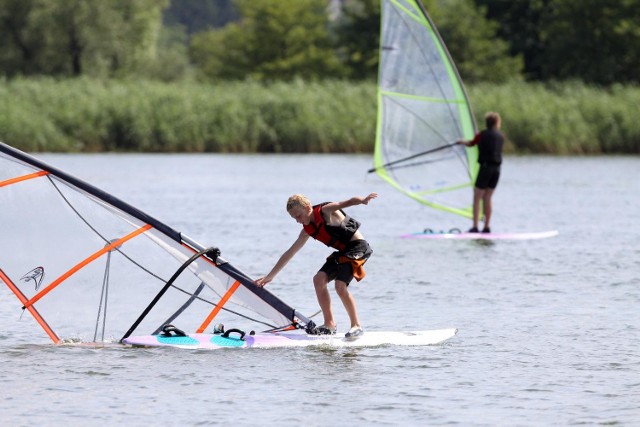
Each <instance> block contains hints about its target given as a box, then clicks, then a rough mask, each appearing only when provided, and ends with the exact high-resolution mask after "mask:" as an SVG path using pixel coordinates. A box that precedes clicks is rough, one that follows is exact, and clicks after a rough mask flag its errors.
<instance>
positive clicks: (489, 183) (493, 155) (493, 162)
mask: <svg viewBox="0 0 640 427" xmlns="http://www.w3.org/2000/svg"><path fill="white" fill-rule="evenodd" d="M484 120H485V124H486V127H487V128H486V129H485V130H483V131H481V132H479V133H478V134H477V135H476V136H475V137H474V138H473V139H472V140H471V141H464V140H460V141H458V144H463V145H466V146H467V147H473V146H474V145H478V163H480V171H479V172H478V177H477V178H476V183H475V188H474V189H473V227H471V229H470V230H469V232H470V233H477V232H478V218H479V216H480V200H482V207H483V212H484V228H483V229H482V232H483V233H491V228H490V222H491V212H492V210H493V209H492V205H491V196H493V192H494V191H495V189H496V186H497V185H498V180H499V179H500V165H501V164H502V147H503V146H504V140H505V138H504V134H503V133H502V132H501V131H500V125H501V122H502V120H501V118H500V115H499V114H498V113H494V112H489V113H487V114H485V116H484Z"/></svg>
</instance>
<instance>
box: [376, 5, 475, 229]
mask: <svg viewBox="0 0 640 427" xmlns="http://www.w3.org/2000/svg"><path fill="white" fill-rule="evenodd" d="M380 32H381V34H380V64H379V71H378V73H379V76H378V117H377V129H376V145H375V153H374V167H373V168H372V169H370V170H369V172H374V171H375V172H377V173H378V175H379V176H380V177H382V178H383V179H384V180H385V181H387V182H388V183H390V184H391V185H392V186H393V187H395V188H396V189H398V190H399V191H401V192H402V193H404V194H406V195H408V196H409V197H411V198H413V199H415V200H417V201H419V202H420V203H423V204H425V205H428V206H430V207H433V208H436V209H440V210H443V211H447V212H451V213H455V214H458V215H462V216H465V217H471V216H472V210H471V205H472V189H473V182H474V181H475V176H476V175H477V172H478V165H477V156H478V152H477V147H472V148H467V147H465V146H463V145H458V144H456V141H457V140H459V139H467V140H468V139H472V138H473V136H474V135H475V133H476V124H475V120H474V117H473V112H472V110H471V106H470V104H469V100H468V97H467V94H466V92H465V90H464V86H463V84H462V80H461V79H460V76H459V75H458V71H457V70H456V67H455V64H454V63H453V60H452V59H451V56H450V55H449V52H448V51H447V48H446V46H445V44H444V42H443V41H442V38H441V37H440V35H439V34H438V31H437V29H436V27H435V25H434V24H433V22H432V21H431V18H430V17H429V15H428V14H427V12H426V10H425V9H424V7H423V6H422V4H420V2H419V1H417V0H382V3H381V30H380Z"/></svg>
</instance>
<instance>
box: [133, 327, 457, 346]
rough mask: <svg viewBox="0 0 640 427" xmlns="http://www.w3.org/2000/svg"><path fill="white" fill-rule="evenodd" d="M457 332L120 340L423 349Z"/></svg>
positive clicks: (264, 334) (141, 343)
mask: <svg viewBox="0 0 640 427" xmlns="http://www.w3.org/2000/svg"><path fill="white" fill-rule="evenodd" d="M457 332H458V330H457V329H455V328H451V329H435V330H427V331H407V332H383V331H370V332H369V331H367V332H365V333H364V334H363V335H361V336H360V337H358V338H356V339H348V338H345V336H344V334H343V333H338V334H335V335H309V334H307V333H305V332H303V331H293V332H276V333H268V332H261V333H258V334H255V335H244V334H239V333H230V334H186V335H185V336H174V335H171V336H165V335H163V334H159V335H141V336H131V337H128V338H126V339H124V340H123V343H124V344H130V345H133V346H143V347H177V348H183V349H209V350H213V349H220V348H229V347H235V348H277V347H313V346H328V347H337V348H338V347H375V346H382V345H400V346H422V345H434V344H439V343H442V342H444V341H446V340H448V339H449V338H451V337H453V336H455V335H456V333H457Z"/></svg>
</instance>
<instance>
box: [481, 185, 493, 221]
mask: <svg viewBox="0 0 640 427" xmlns="http://www.w3.org/2000/svg"><path fill="white" fill-rule="evenodd" d="M493 190H494V189H492V188H487V189H486V190H485V192H484V195H483V196H482V210H483V211H484V228H485V229H487V228H489V229H490V228H491V224H490V223H491V213H492V212H493V206H492V204H491V196H493Z"/></svg>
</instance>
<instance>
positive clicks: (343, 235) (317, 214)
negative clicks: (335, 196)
mask: <svg viewBox="0 0 640 427" xmlns="http://www.w3.org/2000/svg"><path fill="white" fill-rule="evenodd" d="M327 203H328V202H325V203H321V204H319V205H315V206H314V207H313V212H312V215H313V222H309V224H307V225H304V226H303V228H304V231H305V232H306V233H307V234H308V235H309V236H311V237H313V238H314V239H316V240H319V241H320V242H322V243H324V244H325V245H327V246H330V247H332V248H335V249H337V250H339V251H342V250H344V249H346V247H347V244H348V243H349V242H350V241H351V238H352V237H353V235H354V234H355V232H356V231H358V228H360V223H359V222H358V221H356V220H355V219H353V218H351V217H350V216H349V215H347V214H346V213H344V211H342V210H340V212H342V214H343V215H344V219H343V220H342V222H341V223H340V224H339V225H330V224H327V221H325V219H324V216H323V215H322V207H323V206H324V205H326V204H327Z"/></svg>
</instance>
